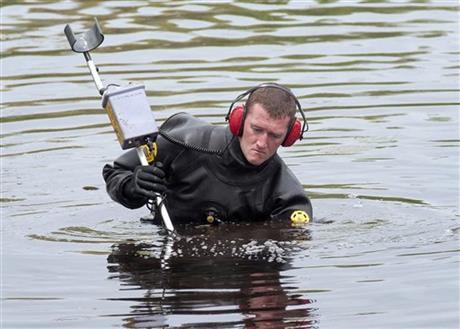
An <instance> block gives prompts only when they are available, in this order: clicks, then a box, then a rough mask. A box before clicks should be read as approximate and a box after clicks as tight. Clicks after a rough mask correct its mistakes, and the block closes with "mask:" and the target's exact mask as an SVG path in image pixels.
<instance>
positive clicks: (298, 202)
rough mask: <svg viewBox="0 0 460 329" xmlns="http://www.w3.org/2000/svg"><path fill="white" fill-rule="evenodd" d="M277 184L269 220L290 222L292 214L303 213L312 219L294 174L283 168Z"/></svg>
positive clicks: (309, 202) (310, 209)
mask: <svg viewBox="0 0 460 329" xmlns="http://www.w3.org/2000/svg"><path fill="white" fill-rule="evenodd" d="M283 167H284V168H283V170H282V173H281V175H280V177H279V181H278V184H277V186H276V188H275V189H274V193H273V202H274V203H273V208H272V211H271V214H270V217H271V218H274V219H282V220H291V219H292V217H291V216H293V214H294V213H300V214H301V215H303V213H305V214H306V215H308V219H309V220H310V221H311V220H312V219H313V208H312V205H311V201H310V199H309V198H308V197H307V195H306V192H305V190H304V189H303V187H302V185H301V184H300V182H299V181H298V180H297V178H296V177H295V176H294V174H293V173H292V172H291V171H290V170H289V169H288V168H287V167H286V166H283Z"/></svg>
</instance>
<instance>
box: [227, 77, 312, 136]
mask: <svg viewBox="0 0 460 329" xmlns="http://www.w3.org/2000/svg"><path fill="white" fill-rule="evenodd" d="M261 88H275V89H279V90H282V91H284V92H286V93H288V94H289V95H291V96H292V97H293V98H294V101H295V104H296V107H297V110H298V111H299V112H300V115H301V116H302V121H303V124H302V131H301V133H300V137H299V139H302V138H303V134H304V133H305V132H307V131H308V128H309V127H308V122H307V118H306V117H305V113H304V112H303V110H302V106H301V105H300V102H299V100H298V99H297V97H296V96H295V95H294V94H293V92H292V91H291V90H290V89H288V88H286V87H283V86H281V85H279V84H277V83H273V82H267V83H262V84H260V85H258V86H255V87H252V88H251V89H248V90H247V91H245V92H244V93H242V94H240V95H238V96H237V97H236V98H235V99H234V100H233V102H232V103H231V104H230V107H229V108H228V113H227V115H226V116H225V120H226V121H228V120H229V117H230V113H231V111H232V109H233V106H234V105H235V103H237V102H239V101H240V100H242V99H243V98H245V97H246V96H248V95H249V97H250V96H251V94H252V93H253V92H255V91H256V90H258V89H261Z"/></svg>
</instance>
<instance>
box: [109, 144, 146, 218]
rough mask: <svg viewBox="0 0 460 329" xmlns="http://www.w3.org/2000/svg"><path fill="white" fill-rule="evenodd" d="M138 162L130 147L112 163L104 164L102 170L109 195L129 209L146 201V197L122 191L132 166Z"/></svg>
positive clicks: (140, 205)
mask: <svg viewBox="0 0 460 329" xmlns="http://www.w3.org/2000/svg"><path fill="white" fill-rule="evenodd" d="M140 164H141V163H140V161H139V158H138V156H137V152H136V150H135V149H132V150H130V151H128V152H126V153H124V154H122V155H121V156H120V157H119V158H118V159H116V160H115V161H114V163H113V165H110V164H106V165H105V166H104V168H103V170H102V176H103V177H104V180H105V183H106V188H107V193H108V194H109V196H110V197H111V198H112V200H114V201H116V202H118V203H120V204H122V205H123V206H125V207H127V208H130V209H135V208H140V207H142V206H143V205H145V204H146V203H147V198H139V197H135V196H133V195H128V194H127V193H125V191H124V187H125V185H126V183H127V182H128V181H129V180H130V179H132V176H133V170H134V168H136V166H138V165H140Z"/></svg>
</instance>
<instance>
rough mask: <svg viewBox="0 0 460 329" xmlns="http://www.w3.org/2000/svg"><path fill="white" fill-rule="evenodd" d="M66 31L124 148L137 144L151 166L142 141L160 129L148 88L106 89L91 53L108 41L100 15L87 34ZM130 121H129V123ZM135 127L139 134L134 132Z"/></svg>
mask: <svg viewBox="0 0 460 329" xmlns="http://www.w3.org/2000/svg"><path fill="white" fill-rule="evenodd" d="M64 33H65V35H66V37H67V41H69V44H70V47H71V48H72V50H73V51H74V52H77V53H82V54H83V55H84V56H85V60H86V64H87V65H88V68H89V71H90V73H91V75H92V77H93V80H94V83H95V84H96V87H97V90H98V91H99V94H100V95H102V96H103V107H104V108H105V109H106V110H107V112H108V114H109V117H110V121H111V123H112V126H113V128H114V130H115V132H116V134H117V137H118V139H119V141H120V144H121V146H122V148H123V149H126V148H132V147H135V146H136V150H137V155H138V157H139V160H140V162H141V164H142V165H143V166H148V165H149V163H148V161H147V158H146V156H145V153H144V151H143V150H142V144H143V143H147V141H148V140H149V138H153V136H155V137H156V134H157V133H158V130H157V127H156V123H155V119H154V117H153V115H152V113H151V111H150V106H149V105H148V102H147V99H146V96H145V91H144V87H143V86H142V87H135V86H133V87H131V86H130V87H125V88H118V89H117V90H116V91H114V92H111V91H110V90H106V88H105V87H104V84H103V83H102V80H101V78H100V77H99V73H98V69H97V67H96V65H95V64H94V62H93V60H92V59H91V55H90V53H89V52H90V51H91V50H93V49H96V48H97V47H99V45H101V44H102V42H103V41H104V35H103V34H102V30H101V27H100V26H99V23H98V21H97V19H96V18H94V25H93V26H92V28H91V29H90V30H88V31H86V32H85V33H83V34H79V35H75V34H74V33H73V31H72V28H71V27H70V25H68V24H67V25H66V27H65V28H64ZM142 111H143V112H142ZM142 115H143V116H142ZM142 119H144V120H142ZM145 119H146V120H145ZM139 120H141V121H142V122H140V121H139ZM126 123H129V124H128V125H126ZM122 125H124V126H122ZM133 127H134V128H133ZM153 127H154V129H153ZM123 128H125V129H123ZM133 130H134V131H135V132H136V133H139V134H134V135H133ZM154 201H155V203H156V204H157V206H158V207H159V208H160V212H161V217H162V218H163V222H164V225H165V227H166V229H167V230H168V232H174V226H173V224H172V222H171V218H170V217H169V213H168V210H167V209H166V206H165V204H164V202H163V200H162V198H161V196H160V194H158V195H157V197H156V198H155V200H154Z"/></svg>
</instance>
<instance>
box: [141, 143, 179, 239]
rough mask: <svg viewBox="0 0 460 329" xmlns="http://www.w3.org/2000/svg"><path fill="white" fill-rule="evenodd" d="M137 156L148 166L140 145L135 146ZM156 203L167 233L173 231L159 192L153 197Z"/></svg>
mask: <svg viewBox="0 0 460 329" xmlns="http://www.w3.org/2000/svg"><path fill="white" fill-rule="evenodd" d="M136 151H137V156H138V157H139V160H140V162H141V164H142V165H143V166H148V165H149V162H148V161H147V157H146V156H145V153H144V150H143V149H142V146H138V147H136ZM155 203H156V205H157V206H158V207H159V208H160V213H161V218H162V219H163V224H164V226H165V228H166V230H167V231H168V232H169V233H174V226H173V224H172V221H171V217H169V213H168V209H166V205H165V204H164V202H163V199H162V197H161V195H160V194H158V193H157V196H156V198H155Z"/></svg>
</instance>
